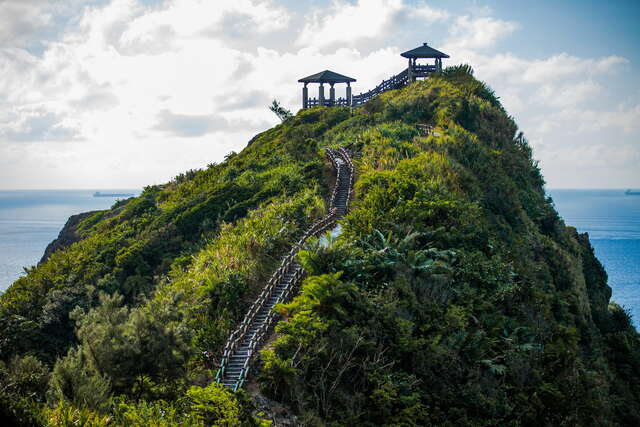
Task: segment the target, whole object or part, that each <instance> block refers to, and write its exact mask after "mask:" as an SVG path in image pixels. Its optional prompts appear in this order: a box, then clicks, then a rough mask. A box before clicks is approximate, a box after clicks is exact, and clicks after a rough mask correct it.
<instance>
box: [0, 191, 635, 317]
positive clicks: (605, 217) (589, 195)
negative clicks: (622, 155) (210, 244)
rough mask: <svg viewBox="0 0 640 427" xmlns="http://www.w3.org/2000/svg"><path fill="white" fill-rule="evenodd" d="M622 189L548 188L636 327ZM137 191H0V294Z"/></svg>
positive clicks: (629, 205) (630, 237) (631, 211)
mask: <svg viewBox="0 0 640 427" xmlns="http://www.w3.org/2000/svg"><path fill="white" fill-rule="evenodd" d="M626 190H627V188H615V189H611V188H607V189H602V188H591V189H589V188H549V189H547V190H546V191H547V195H548V196H550V197H551V198H552V199H553V202H554V205H555V207H556V210H557V211H558V213H559V214H560V216H561V217H562V219H563V220H564V222H565V224H566V225H568V226H573V227H575V228H576V229H577V230H578V232H580V233H585V232H586V233H588V234H589V239H590V241H591V245H592V246H593V248H594V251H595V253H596V256H597V257H598V259H599V260H600V262H601V263H602V264H603V265H604V266H605V269H606V271H607V274H608V276H609V286H611V288H612V290H613V297H612V300H613V301H615V302H616V303H618V304H620V305H622V306H623V307H625V308H627V309H628V310H629V311H630V312H631V314H632V317H633V320H634V324H635V325H636V326H638V325H640V323H639V321H638V320H639V319H640V197H639V196H629V195H625V194H624V191H626ZM96 191H100V192H114V193H115V192H127V193H133V194H134V195H139V194H140V192H141V191H142V190H141V189H140V188H137V189H133V188H86V189H75V188H74V189H42V190H37V189H26V190H20V189H13V190H0V293H2V292H4V291H5V290H6V289H7V288H8V287H9V286H10V285H11V284H12V283H13V282H14V281H15V280H17V279H18V278H19V277H20V276H21V275H22V274H24V268H28V267H31V266H34V265H36V264H37V263H38V261H39V260H40V258H41V257H42V255H43V254H44V251H45V248H46V247H47V245H48V244H49V243H50V242H51V241H53V240H54V239H55V238H56V237H57V236H58V234H59V232H60V230H62V227H63V226H64V224H65V223H66V221H67V219H68V218H69V217H70V216H71V215H75V214H79V213H82V212H88V211H92V210H103V209H108V208H109V207H111V206H112V205H113V203H115V201H116V200H117V199H118V198H117V197H93V193H94V192H96Z"/></svg>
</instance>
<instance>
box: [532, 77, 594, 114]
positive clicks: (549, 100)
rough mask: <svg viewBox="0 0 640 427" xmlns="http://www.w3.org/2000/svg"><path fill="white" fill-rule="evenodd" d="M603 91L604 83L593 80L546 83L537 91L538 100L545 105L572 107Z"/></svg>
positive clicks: (591, 98)
mask: <svg viewBox="0 0 640 427" xmlns="http://www.w3.org/2000/svg"><path fill="white" fill-rule="evenodd" d="M601 92H602V85H600V84H599V83H596V82H594V81H593V80H585V81H579V82H576V83H569V84H564V85H554V84H544V85H542V86H539V87H538V89H537V90H536V92H535V98H536V100H537V101H538V102H539V103H541V104H544V105H548V106H554V107H570V106H576V105H579V104H582V103H584V102H585V101H588V100H593V99H594V98H595V97H596V95H598V94H600V93H601Z"/></svg>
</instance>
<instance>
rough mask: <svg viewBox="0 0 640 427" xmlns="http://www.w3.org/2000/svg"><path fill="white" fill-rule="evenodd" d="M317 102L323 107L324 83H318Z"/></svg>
mask: <svg viewBox="0 0 640 427" xmlns="http://www.w3.org/2000/svg"><path fill="white" fill-rule="evenodd" d="M318 102H319V103H320V105H321V106H323V107H324V84H323V83H320V88H319V89H318Z"/></svg>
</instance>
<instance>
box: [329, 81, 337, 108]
mask: <svg viewBox="0 0 640 427" xmlns="http://www.w3.org/2000/svg"><path fill="white" fill-rule="evenodd" d="M329 84H330V85H331V89H329V103H330V104H331V105H335V103H336V88H335V87H333V83H329Z"/></svg>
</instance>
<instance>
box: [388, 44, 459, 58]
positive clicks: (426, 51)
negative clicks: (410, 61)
mask: <svg viewBox="0 0 640 427" xmlns="http://www.w3.org/2000/svg"><path fill="white" fill-rule="evenodd" d="M400 55H401V56H404V57H405V58H448V57H449V55H447V54H446V53H442V52H440V51H439V50H436V49H434V48H432V47H431V46H429V45H428V44H426V43H423V44H422V46H420V47H417V48H415V49H411V50H408V51H406V52H404V53H401V54H400Z"/></svg>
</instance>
